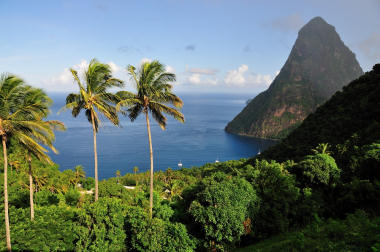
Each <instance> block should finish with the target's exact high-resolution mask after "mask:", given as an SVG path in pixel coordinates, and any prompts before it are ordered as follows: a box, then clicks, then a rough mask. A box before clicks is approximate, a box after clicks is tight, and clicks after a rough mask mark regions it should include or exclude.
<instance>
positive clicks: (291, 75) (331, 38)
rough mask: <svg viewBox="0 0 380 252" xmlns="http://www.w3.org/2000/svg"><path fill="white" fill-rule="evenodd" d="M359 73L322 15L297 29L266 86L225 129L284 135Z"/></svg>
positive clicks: (237, 132)
mask: <svg viewBox="0 0 380 252" xmlns="http://www.w3.org/2000/svg"><path fill="white" fill-rule="evenodd" d="M362 74H363V71H362V69H361V67H360V65H359V63H358V62H357V60H356V58H355V54H354V53H352V52H351V51H350V49H349V48H348V47H347V46H346V45H345V44H344V43H343V41H342V40H341V39H340V37H339V35H338V33H337V32H336V31H335V28H334V26H332V25H330V24H328V23H327V22H326V21H325V20H323V19H322V18H321V17H316V18H313V19H312V20H310V21H309V22H308V23H307V24H306V25H305V26H303V27H302V28H301V30H300V31H299V32H298V38H297V40H296V42H295V44H294V46H293V48H292V50H291V52H290V55H289V57H288V59H287V61H286V63H285V65H284V66H283V67H282V69H281V71H280V73H279V74H278V75H277V76H276V78H275V79H274V81H273V82H272V84H271V85H270V86H269V88H268V89H267V90H266V91H264V92H262V93H260V94H259V95H257V96H256V97H255V98H254V99H252V101H251V102H249V103H248V105H247V106H246V107H245V108H244V109H243V111H241V112H240V114H238V115H237V116H236V117H235V118H234V119H233V120H232V121H231V122H229V123H228V125H227V126H226V131H227V132H230V133H234V134H239V135H249V136H254V137H260V138H273V139H276V138H283V137H285V136H286V135H288V133H289V132H290V131H291V130H293V129H294V128H296V127H297V126H298V125H299V124H300V123H301V122H302V121H303V120H304V119H305V118H306V117H307V116H308V115H309V114H310V113H312V112H314V111H315V110H316V108H317V107H318V106H319V105H321V104H322V103H324V102H325V101H327V100H328V99H329V98H330V97H331V96H332V95H333V94H334V93H335V92H336V91H338V90H341V89H342V87H343V86H345V85H347V84H348V83H349V82H350V81H352V80H354V79H356V78H357V77H359V76H360V75H362Z"/></svg>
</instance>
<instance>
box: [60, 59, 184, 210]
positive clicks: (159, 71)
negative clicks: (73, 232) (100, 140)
mask: <svg viewBox="0 0 380 252" xmlns="http://www.w3.org/2000/svg"><path fill="white" fill-rule="evenodd" d="M70 71H71V73H72V75H73V77H74V80H75V82H76V83H77V84H78V87H79V93H71V94H69V95H68V96H67V98H66V106H65V108H67V109H71V111H72V115H73V116H74V117H77V116H78V115H79V113H80V112H81V111H82V110H84V112H85V114H86V116H87V119H88V121H89V122H90V123H91V125H92V130H93V139H94V140H93V141H94V164H95V201H97V200H98V197H99V188H98V157H97V145H96V133H97V132H98V128H99V125H100V123H101V120H100V119H101V118H100V116H101V115H103V116H104V117H105V118H107V119H108V120H109V121H111V122H112V123H113V124H114V125H116V126H119V124H120V121H119V117H118V113H119V112H120V113H121V114H123V115H128V116H129V118H130V119H131V121H134V120H136V119H137V117H138V116H139V115H140V114H141V113H143V114H145V120H146V125H147V131H148V139H149V150H150V197H149V205H150V208H149V213H150V217H152V211H153V210H152V209H153V176H154V174H153V147H152V138H151V132H150V121H149V114H151V116H152V117H153V118H154V119H155V121H156V122H157V123H158V124H159V125H160V127H161V128H162V129H165V127H166V120H167V119H166V117H165V115H164V114H168V115H170V116H172V117H174V118H175V119H176V120H178V121H180V122H184V120H185V118H184V116H183V114H182V113H181V112H180V111H178V110H177V108H181V107H182V105H183V102H182V100H181V99H180V98H179V97H178V96H176V95H175V94H174V93H173V92H172V85H171V83H172V82H174V81H175V80H176V78H175V75H174V74H173V73H169V72H167V71H166V70H165V66H164V65H163V64H162V63H160V62H159V61H152V62H144V63H142V65H141V66H140V69H138V70H137V69H136V67H134V66H131V65H129V66H128V67H127V72H128V74H129V75H130V77H131V80H132V82H133V83H134V84H135V87H136V93H132V92H129V91H119V92H117V93H116V94H113V93H111V92H109V89H111V88H115V87H119V88H120V87H123V86H124V83H123V81H121V80H119V79H116V78H114V77H113V76H112V70H111V67H110V66H109V65H107V64H103V63H100V62H99V61H97V60H96V59H93V60H91V62H90V64H89V66H88V68H87V69H86V70H85V72H84V75H83V76H82V78H80V76H79V75H78V72H77V71H75V70H73V69H70Z"/></svg>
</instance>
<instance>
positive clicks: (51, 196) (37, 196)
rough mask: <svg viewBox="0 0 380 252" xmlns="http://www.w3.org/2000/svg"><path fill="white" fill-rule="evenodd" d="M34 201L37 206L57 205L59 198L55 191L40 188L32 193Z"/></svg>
mask: <svg viewBox="0 0 380 252" xmlns="http://www.w3.org/2000/svg"><path fill="white" fill-rule="evenodd" d="M34 203H35V204H36V205H38V206H50V205H58V203H59V198H58V195H57V194H56V193H52V192H50V191H49V190H41V191H38V192H36V193H34Z"/></svg>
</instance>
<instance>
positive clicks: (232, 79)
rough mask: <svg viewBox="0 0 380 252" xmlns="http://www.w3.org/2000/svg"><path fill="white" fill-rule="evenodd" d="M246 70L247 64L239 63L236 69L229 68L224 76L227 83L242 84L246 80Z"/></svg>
mask: <svg viewBox="0 0 380 252" xmlns="http://www.w3.org/2000/svg"><path fill="white" fill-rule="evenodd" d="M247 71H248V66H247V65H244V64H243V65H241V66H240V67H239V68H238V69H237V70H230V71H228V72H227V76H226V77H225V78H224V82H225V83H226V84H227V85H237V86H244V84H245V82H246V77H245V73H246V72H247Z"/></svg>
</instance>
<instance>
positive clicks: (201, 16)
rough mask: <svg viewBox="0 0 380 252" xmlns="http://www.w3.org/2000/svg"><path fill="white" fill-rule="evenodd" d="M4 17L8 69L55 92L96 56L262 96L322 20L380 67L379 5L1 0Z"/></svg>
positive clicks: (198, 88)
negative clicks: (154, 65) (301, 33)
mask: <svg viewBox="0 0 380 252" xmlns="http://www.w3.org/2000/svg"><path fill="white" fill-rule="evenodd" d="M285 2H286V4H285ZM0 13H1V15H0V29H1V38H0V73H1V72H11V73H14V74H17V75H19V76H21V77H22V78H24V79H25V80H26V81H27V82H28V83H29V84H32V85H34V86H38V87H42V88H44V89H45V90H47V91H49V92H59V91H64V92H68V91H73V90H76V88H77V87H76V86H75V85H74V84H73V80H72V77H71V76H70V73H69V71H68V69H69V68H70V67H73V68H76V69H81V68H83V67H85V66H86V64H88V62H89V61H90V60H91V59H92V58H97V59H98V60H100V61H102V62H105V63H109V64H110V65H111V67H112V69H113V71H114V74H115V75H116V76H117V77H119V78H121V79H124V80H127V81H128V80H129V79H128V76H127V75H126V72H125V67H126V66H127V65H128V64H132V65H138V64H140V63H141V62H142V61H144V60H151V59H158V60H160V61H161V62H162V63H164V64H165V65H166V66H167V70H169V71H171V72H174V73H175V74H176V75H177V82H176V83H175V90H176V91H177V92H235V93H238V92H245V93H252V94H255V93H257V92H260V91H263V90H265V89H266V88H267V87H268V85H269V84H270V83H271V81H272V80H273V78H274V77H275V76H276V74H277V73H278V71H279V70H280V69H281V67H282V65H283V64H284V63H285V61H286V59H287V57H288V55H289V53H290V50H291V47H292V45H293V43H294V41H295V39H296V37H297V31H298V30H299V29H300V28H301V27H302V26H303V25H304V24H305V23H306V22H308V21H309V20H310V19H311V18H313V17H315V16H321V17H323V18H324V19H325V20H326V21H327V22H328V23H330V24H332V25H334V26H335V27H336V30H337V32H338V33H339V34H340V36H341V38H342V40H343V41H344V42H345V44H346V45H347V46H348V47H349V48H350V49H351V50H352V51H353V52H354V53H355V54H356V56H357V59H358V61H359V63H360V65H361V66H362V68H363V70H364V71H368V70H370V69H371V67H372V65H373V64H375V63H379V62H380V18H379V17H380V0H361V1H357V0H299V1H292V0H290V1H283V0H278V1H274V0H267V1H264V0H150V1H148V0H136V1H126V0H125V1H121V0H120V1H116V0H115V1H114V0H109V1H99V0H91V1H90V0H80V1H78V0H65V1H58V0H50V1H47V0H46V1H38V0H34V1H29V0H27V1H11V0H1V1H0ZM127 85H129V86H130V83H129V82H127Z"/></svg>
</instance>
